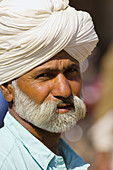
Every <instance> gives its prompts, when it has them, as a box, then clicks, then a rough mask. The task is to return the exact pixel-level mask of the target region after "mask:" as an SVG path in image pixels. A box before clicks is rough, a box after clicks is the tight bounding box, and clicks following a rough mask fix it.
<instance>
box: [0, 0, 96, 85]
mask: <svg viewBox="0 0 113 170" xmlns="http://www.w3.org/2000/svg"><path fill="white" fill-rule="evenodd" d="M97 42H98V37H97V35H96V33H95V30H94V26H93V22H92V19H91V17H90V15H89V14H88V13H86V12H83V11H77V10H76V9H74V8H72V7H70V6H69V1H68V0H0V84H3V83H6V82H8V81H10V80H13V79H15V78H17V77H19V76H22V75H23V74H25V73H26V72H28V71H30V70H31V69H33V68H34V67H36V66H38V65H39V64H42V63H43V62H45V61H47V60H49V59H50V58H52V57H53V56H54V55H56V54H57V53H58V52H60V51H61V50H65V51H66V52H67V53H68V54H69V55H71V56H72V57H73V58H75V59H76V60H77V61H79V62H82V61H83V60H84V59H85V58H86V57H87V56H88V55H90V54H91V51H92V50H93V49H94V48H95V46H96V44H97Z"/></svg>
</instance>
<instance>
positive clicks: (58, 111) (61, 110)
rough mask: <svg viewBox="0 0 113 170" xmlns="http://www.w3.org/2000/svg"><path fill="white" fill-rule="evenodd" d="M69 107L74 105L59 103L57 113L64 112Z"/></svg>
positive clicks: (72, 107)
mask: <svg viewBox="0 0 113 170" xmlns="http://www.w3.org/2000/svg"><path fill="white" fill-rule="evenodd" d="M71 109H74V105H72V104H60V105H58V106H57V110H56V112H57V113H59V114H65V113H67V112H69V111H70V110H71Z"/></svg>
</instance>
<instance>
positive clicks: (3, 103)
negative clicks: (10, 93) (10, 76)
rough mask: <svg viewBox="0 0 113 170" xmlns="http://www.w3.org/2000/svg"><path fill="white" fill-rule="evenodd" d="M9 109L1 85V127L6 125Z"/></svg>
mask: <svg viewBox="0 0 113 170" xmlns="http://www.w3.org/2000/svg"><path fill="white" fill-rule="evenodd" d="M7 110H8V102H7V101H6V100H5V98H4V97H3V95H2V92H1V87H0V128H1V127H3V125H4V121H3V120H4V117H5V115H6V113H7Z"/></svg>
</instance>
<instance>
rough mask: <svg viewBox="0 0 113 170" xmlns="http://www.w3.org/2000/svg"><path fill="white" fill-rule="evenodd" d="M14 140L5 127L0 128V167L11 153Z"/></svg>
mask: <svg viewBox="0 0 113 170" xmlns="http://www.w3.org/2000/svg"><path fill="white" fill-rule="evenodd" d="M15 140H16V139H15V137H13V135H12V134H11V132H10V131H9V130H8V129H7V128H5V127H3V128H1V129H0V168H1V166H2V165H3V164H4V163H5V161H6V160H7V159H8V157H9V155H10V154H11V151H12V149H13V146H14V143H15Z"/></svg>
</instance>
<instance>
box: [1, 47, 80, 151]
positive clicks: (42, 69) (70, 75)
mask: <svg viewBox="0 0 113 170" xmlns="http://www.w3.org/2000/svg"><path fill="white" fill-rule="evenodd" d="M16 81H17V85H18V87H19V88H20V90H21V91H22V92H23V93H25V94H26V95H27V96H28V97H29V98H30V99H32V100H33V101H34V102H35V103H36V104H38V105H40V104H42V103H43V102H45V101H48V100H56V101H57V100H61V101H63V102H64V101H65V100H67V101H69V99H70V98H71V97H72V96H73V95H77V96H80V91H81V75H80V67H79V63H78V61H76V60H75V59H73V58H72V57H71V56H69V54H67V53H66V52H65V51H63V50H62V51H61V52H59V53H58V54H57V55H56V56H54V57H53V58H52V59H50V60H49V61H47V62H45V63H43V64H41V65H40V66H38V67H36V68H34V69H32V70H31V71H29V72H28V73H26V74H24V75H23V76H21V77H19V78H18V79H17V80H16ZM1 90H2V93H3V95H4V97H5V99H6V100H7V101H8V102H9V104H10V105H9V106H10V107H9V112H10V114H11V115H12V116H13V117H14V118H15V119H16V120H17V121H18V122H19V123H20V124H21V125H22V126H24V127H25V128H26V129H27V130H28V131H29V132H30V133H31V134H32V135H33V136H35V137H36V138H37V139H39V140H40V141H41V142H42V143H43V144H44V145H46V146H47V147H48V148H49V149H50V150H51V151H53V152H54V153H55V154H58V142H59V139H60V135H61V134H60V133H52V132H48V131H45V130H42V129H40V128H38V127H35V126H33V125H32V124H30V123H29V122H27V121H25V120H23V119H22V118H21V117H19V116H18V114H17V113H16V110H15V100H14V89H13V86H12V85H11V83H7V84H5V85H2V86H1ZM70 109H72V108H71V106H70V107H63V106H62V107H59V108H57V114H66V113H67V112H68V111H69V110H70Z"/></svg>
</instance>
